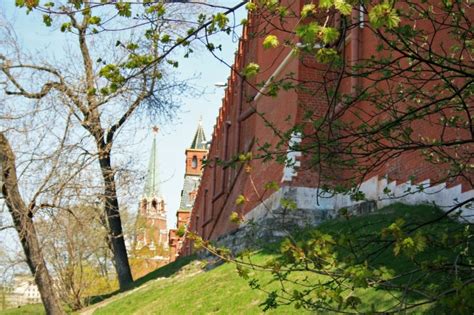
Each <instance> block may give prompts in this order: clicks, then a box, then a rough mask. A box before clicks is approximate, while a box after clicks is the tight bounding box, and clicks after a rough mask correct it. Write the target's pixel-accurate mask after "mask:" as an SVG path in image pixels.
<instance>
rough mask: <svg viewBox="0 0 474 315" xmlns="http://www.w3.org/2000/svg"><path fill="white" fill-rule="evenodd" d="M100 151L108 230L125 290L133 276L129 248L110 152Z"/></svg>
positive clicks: (120, 280)
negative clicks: (121, 217) (127, 247)
mask: <svg viewBox="0 0 474 315" xmlns="http://www.w3.org/2000/svg"><path fill="white" fill-rule="evenodd" d="M104 151H106V153H104ZM99 152H101V154H100V156H99V163H100V169H101V171H102V176H103V178H104V185H105V187H104V188H105V189H104V190H105V197H104V199H105V213H106V215H107V224H108V231H109V237H110V242H111V244H112V252H113V255H114V261H115V269H116V271H117V278H118V280H119V285H120V289H121V290H125V289H128V288H129V287H130V286H131V284H132V283H133V278H132V273H131V271H130V265H129V263H128V257H127V249H126V247H125V241H124V237H123V230H122V222H121V219H120V212H119V204H118V198H117V189H116V187H115V178H114V173H113V170H112V166H111V163H110V154H109V153H108V151H107V150H106V149H104V148H102V149H99Z"/></svg>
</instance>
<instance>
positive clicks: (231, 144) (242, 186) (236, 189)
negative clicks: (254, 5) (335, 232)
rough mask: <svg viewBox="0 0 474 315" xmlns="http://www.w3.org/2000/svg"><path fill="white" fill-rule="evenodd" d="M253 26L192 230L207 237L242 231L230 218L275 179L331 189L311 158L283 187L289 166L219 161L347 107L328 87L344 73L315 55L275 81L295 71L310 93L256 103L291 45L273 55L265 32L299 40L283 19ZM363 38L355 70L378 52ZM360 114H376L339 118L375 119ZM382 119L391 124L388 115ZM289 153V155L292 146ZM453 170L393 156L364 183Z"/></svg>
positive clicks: (431, 125)
mask: <svg viewBox="0 0 474 315" xmlns="http://www.w3.org/2000/svg"><path fill="white" fill-rule="evenodd" d="M289 2H291V3H292V6H293V7H294V8H298V7H300V6H301V3H303V2H304V1H289ZM249 20H250V24H249V25H248V26H247V27H245V28H244V34H243V37H242V39H241V41H240V43H239V45H238V51H237V53H236V57H235V62H234V66H233V69H232V71H231V75H230V77H229V80H228V88H227V90H226V92H225V96H224V98H223V100H222V107H221V109H220V111H219V117H218V118H217V120H216V126H215V129H214V133H213V135H212V145H211V148H210V151H209V155H208V157H209V160H210V161H211V163H209V165H208V166H207V167H206V169H205V171H204V174H203V178H202V182H201V186H200V189H199V192H198V195H197V198H196V202H195V204H194V209H193V212H192V215H191V219H190V229H191V230H192V231H195V232H197V233H198V234H200V235H201V236H202V237H203V238H205V239H216V238H217V237H219V236H221V235H223V234H226V233H228V232H230V231H232V230H233V229H236V228H237V225H236V224H234V223H231V222H230V220H229V216H230V214H231V213H232V212H233V211H236V212H238V213H239V214H240V215H245V214H246V213H248V212H249V211H250V210H252V209H253V208H255V207H256V206H257V205H258V204H260V203H261V201H262V200H264V199H266V198H267V197H268V196H269V195H270V193H269V192H264V189H263V187H264V185H265V184H266V183H268V182H270V181H275V182H277V183H279V184H280V185H292V186H299V187H318V186H319V185H321V184H324V182H320V178H319V174H318V170H317V168H315V167H314V165H313V163H312V162H311V158H312V157H311V156H310V155H307V156H303V157H301V159H300V162H301V166H300V167H299V168H298V175H297V176H296V177H295V178H294V179H293V180H292V182H290V183H281V179H282V175H283V165H281V164H279V163H276V162H275V161H269V162H263V161H262V159H254V160H252V161H251V162H250V164H249V165H248V166H250V168H249V169H247V170H249V172H247V171H246V169H245V167H243V166H242V165H237V166H236V167H235V168H233V167H230V166H226V164H225V163H224V164H222V163H219V162H216V161H229V160H231V159H232V157H234V156H236V155H238V154H239V153H246V152H252V154H253V156H254V157H256V156H258V154H259V153H260V152H261V151H260V150H259V147H260V146H262V145H263V144H265V143H269V144H270V145H271V146H275V145H276V144H277V143H278V142H279V140H280V138H279V136H278V134H276V133H275V132H274V130H279V131H286V130H288V129H289V128H291V127H292V126H293V125H294V124H295V123H297V122H298V123H305V119H306V118H305V117H306V114H307V111H308V110H311V111H312V112H313V115H312V118H313V119H314V118H318V117H323V116H325V115H328V114H330V115H335V114H337V113H338V110H340V108H341V107H340V106H339V104H332V107H329V103H328V98H327V95H326V93H327V91H326V90H325V89H324V87H325V86H328V84H329V85H330V84H331V83H328V80H329V81H330V82H332V81H333V80H334V79H336V77H335V76H336V74H332V73H330V72H329V73H328V69H327V67H326V66H324V65H321V64H318V63H317V62H316V61H315V58H314V57H313V56H302V55H300V56H297V57H292V58H290V59H289V60H290V61H289V62H288V63H287V64H286V65H285V66H284V67H283V69H282V70H281V72H280V74H279V75H278V76H277V77H276V78H274V79H281V78H283V77H285V76H286V75H288V74H289V73H293V75H294V78H295V80H296V81H298V82H299V83H302V84H303V86H304V87H305V89H303V90H298V91H295V90H290V91H286V92H285V91H280V93H279V94H278V97H277V98H272V97H269V96H263V97H260V96H259V97H258V98H257V100H256V101H251V99H252V98H253V97H255V95H257V94H258V90H259V88H258V87H257V84H258V83H263V82H265V81H266V80H267V79H268V78H269V77H271V76H272V75H273V74H274V73H275V71H276V70H277V69H278V68H279V66H280V65H281V64H282V62H283V61H284V60H285V58H286V57H287V56H288V54H289V52H290V50H289V49H288V48H284V47H283V46H282V47H281V48H277V49H270V50H265V49H264V48H263V46H262V40H263V36H261V33H273V34H277V35H278V37H279V39H280V42H284V40H285V38H286V39H289V40H294V39H293V37H292V36H291V35H288V34H287V33H285V32H281V31H278V30H276V29H277V28H278V26H279V24H278V23H279V21H273V22H275V23H274V25H273V29H272V26H271V25H270V24H269V23H266V22H267V21H266V19H265V17H261V16H259V17H258V18H257V17H255V16H251V17H250V19H249ZM295 23H296V20H292V19H289V20H288V21H287V24H286V25H285V28H286V29H290V30H291V29H292V28H293V27H294V24H295ZM331 23H332V21H331ZM358 35H359V36H358V37H359V41H358V43H359V46H357V45H355V44H354V43H357V42H355V41H353V39H354V38H356V37H355V34H354V33H353V34H347V38H346V42H345V53H346V55H345V56H346V57H345V59H346V60H347V63H348V67H349V66H350V65H351V58H352V57H353V56H355V55H354V53H355V52H356V51H355V49H357V52H358V53H359V58H369V57H370V56H371V55H373V54H376V51H375V48H376V46H377V44H378V41H377V40H376V39H375V37H374V35H373V34H372V33H371V30H370V29H369V28H368V27H366V28H363V29H360V30H359V34H358ZM353 50H354V51H353ZM249 62H256V63H257V64H259V65H260V73H259V74H258V75H257V76H256V78H253V79H251V80H249V81H248V82H245V83H242V79H241V78H240V76H239V75H238V74H239V73H241V71H242V68H243V67H244V66H245V65H246V64H248V63H249ZM323 78H324V80H323ZM325 80H326V81H325ZM368 84H369V82H368V81H367V80H361V79H359V80H354V79H351V78H347V79H343V80H342V88H341V90H342V92H345V93H351V91H352V90H353V88H354V87H356V86H361V87H366V86H368ZM260 86H261V85H260ZM249 100H250V101H249ZM336 105H337V106H336ZM328 110H330V112H328ZM357 110H359V111H360V112H362V113H364V112H372V111H373V110H374V108H373V105H371V104H369V103H367V102H359V103H358V104H355V105H352V109H351V110H350V111H346V112H344V113H343V114H341V116H340V117H339V118H340V119H341V120H342V121H344V122H353V123H354V125H355V126H357V125H358V124H360V123H362V122H363V121H364V119H368V118H369V116H364V115H363V114H361V115H359V117H357V116H355V115H354V112H355V111H357ZM262 114H263V116H262ZM380 118H381V119H382V118H383V113H382V114H381V117H380ZM437 118H439V117H431V118H430V119H428V120H427V121H425V122H423V123H417V125H416V126H412V127H413V129H414V133H419V134H424V135H426V136H429V137H439V133H440V129H439V128H438V127H437V125H436V124H435V122H434V121H435V120H436V119H437ZM312 128H313V127H312V121H310V120H308V121H307V123H306V124H305V127H304V132H305V133H306V134H309V135H311V134H312V133H313V134H314V129H312ZM456 132H457V131H455V130H450V131H448V133H450V134H451V135H450V136H451V137H456V136H459V135H457V134H456ZM314 139H316V137H315V138H311V141H315V140H314ZM281 149H282V150H286V148H281ZM283 152H284V151H283ZM332 171H333V174H332V175H333V182H338V181H339V182H343V181H344V180H346V179H347V178H351V177H353V176H355V175H354V173H353V172H352V171H351V170H347V169H345V170H344V171H343V172H339V171H338V170H337V169H334V170H332ZM445 172H446V169H445V168H443V167H440V166H436V165H433V164H429V163H427V162H426V161H425V160H424V159H423V158H422V157H421V156H420V154H419V153H418V152H407V153H403V154H402V155H400V156H398V157H397V156H395V157H393V158H392V159H391V160H390V161H388V162H387V163H384V165H383V166H381V167H378V168H377V169H375V170H373V171H372V172H370V173H368V174H365V176H366V177H365V178H364V179H369V178H370V177H372V176H375V175H379V176H385V175H388V176H389V178H391V179H393V180H399V181H406V180H408V178H409V177H410V176H411V175H415V176H416V181H422V180H425V179H432V180H433V181H436V180H437V179H439V178H441V175H443V173H445ZM456 182H460V180H459V179H457V180H456ZM467 188H470V189H472V187H464V189H467ZM241 194H242V195H244V196H245V197H246V199H247V201H246V202H245V204H244V205H243V206H237V205H236V204H235V200H236V198H237V197H238V196H239V195H241Z"/></svg>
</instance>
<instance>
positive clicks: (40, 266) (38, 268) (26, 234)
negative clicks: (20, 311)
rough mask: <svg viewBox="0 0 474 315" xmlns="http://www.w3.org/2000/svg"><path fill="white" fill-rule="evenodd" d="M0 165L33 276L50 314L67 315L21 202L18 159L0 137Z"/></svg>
mask: <svg viewBox="0 0 474 315" xmlns="http://www.w3.org/2000/svg"><path fill="white" fill-rule="evenodd" d="M0 163H1V170H2V177H3V181H4V182H3V185H2V193H3V195H4V197H5V203H6V205H7V207H8V210H9V212H10V214H11V216H12V218H13V223H14V225H15V229H16V231H17V232H18V236H19V238H20V242H21V246H22V247H23V252H24V253H25V257H26V263H27V264H28V267H29V268H30V270H31V273H32V274H33V276H34V279H35V283H36V285H37V286H38V290H39V292H40V295H41V300H42V301H43V305H44V308H45V309H46V313H47V314H54V315H55V314H65V312H64V311H63V310H62V308H61V304H60V303H59V300H58V298H57V297H56V294H55V292H54V289H53V281H52V280H51V277H50V275H49V272H48V269H47V268H46V263H45V260H44V257H43V253H42V250H41V246H40V244H39V241H38V237H37V234H36V229H35V226H34V223H33V213H32V212H31V209H28V207H27V206H26V204H25V202H24V201H23V199H22V198H21V195H20V192H19V189H18V181H17V175H16V167H15V155H14V154H13V151H12V149H11V146H10V143H9V142H8V139H7V138H6V137H5V135H4V134H3V133H0Z"/></svg>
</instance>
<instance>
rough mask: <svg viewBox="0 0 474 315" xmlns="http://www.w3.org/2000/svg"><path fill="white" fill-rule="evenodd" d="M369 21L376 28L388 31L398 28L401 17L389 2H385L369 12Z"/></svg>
mask: <svg viewBox="0 0 474 315" xmlns="http://www.w3.org/2000/svg"><path fill="white" fill-rule="evenodd" d="M369 21H370V23H371V24H372V26H373V27H375V28H380V27H382V26H385V27H387V28H388V29H391V28H394V27H396V26H398V24H399V23H400V17H399V16H398V13H397V11H396V10H395V8H393V7H392V5H391V4H390V3H388V2H384V3H381V4H378V5H376V6H374V7H373V8H372V9H371V10H370V12H369Z"/></svg>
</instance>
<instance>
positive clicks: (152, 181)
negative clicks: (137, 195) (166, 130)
mask: <svg viewBox="0 0 474 315" xmlns="http://www.w3.org/2000/svg"><path fill="white" fill-rule="evenodd" d="M153 132H154V136H153V143H152V145H151V154H150V161H149V162H148V173H147V176H146V182H145V191H144V192H143V193H144V197H146V198H153V197H161V192H160V172H159V165H158V153H157V150H156V134H157V133H158V127H153Z"/></svg>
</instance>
